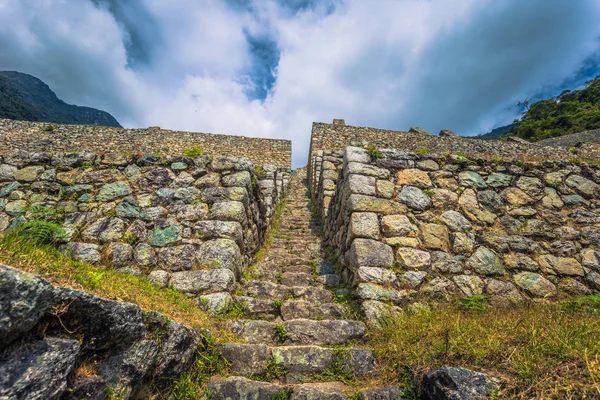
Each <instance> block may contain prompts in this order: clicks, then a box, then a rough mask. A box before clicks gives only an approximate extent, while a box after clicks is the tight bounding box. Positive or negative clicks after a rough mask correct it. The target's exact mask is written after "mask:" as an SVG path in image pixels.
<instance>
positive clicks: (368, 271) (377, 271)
mask: <svg viewBox="0 0 600 400" xmlns="http://www.w3.org/2000/svg"><path fill="white" fill-rule="evenodd" d="M356 280H357V281H358V282H359V283H377V284H379V285H392V284H394V282H395V281H396V275H395V274H394V273H393V272H392V271H390V270H388V269H385V268H374V267H360V268H358V269H357V270H356Z"/></svg>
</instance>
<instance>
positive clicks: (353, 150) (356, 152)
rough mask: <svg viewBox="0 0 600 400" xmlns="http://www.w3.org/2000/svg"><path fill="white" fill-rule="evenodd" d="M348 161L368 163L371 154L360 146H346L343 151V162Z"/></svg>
mask: <svg viewBox="0 0 600 400" xmlns="http://www.w3.org/2000/svg"><path fill="white" fill-rule="evenodd" d="M349 162H359V163H367V164H368V163H370V162H371V156H370V155H369V153H368V152H367V150H366V149H364V148H362V147H354V146H348V147H346V151H345V152H344V164H347V163H349Z"/></svg>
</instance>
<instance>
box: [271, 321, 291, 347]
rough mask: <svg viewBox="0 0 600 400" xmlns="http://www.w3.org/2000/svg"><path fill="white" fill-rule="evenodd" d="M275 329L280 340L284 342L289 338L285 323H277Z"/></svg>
mask: <svg viewBox="0 0 600 400" xmlns="http://www.w3.org/2000/svg"><path fill="white" fill-rule="evenodd" d="M273 330H275V336H276V337H277V340H278V341H280V342H282V343H283V342H285V341H286V340H287V338H288V336H289V335H288V333H287V330H286V329H285V326H284V325H283V324H276V325H275V327H274V328H273Z"/></svg>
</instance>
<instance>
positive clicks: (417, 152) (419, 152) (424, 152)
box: [415, 149, 431, 155]
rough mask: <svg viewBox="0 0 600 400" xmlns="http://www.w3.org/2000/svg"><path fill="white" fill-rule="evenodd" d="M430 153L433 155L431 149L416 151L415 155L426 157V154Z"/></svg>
mask: <svg viewBox="0 0 600 400" xmlns="http://www.w3.org/2000/svg"><path fill="white" fill-rule="evenodd" d="M429 153H431V150H429V149H416V150H415V154H418V155H425V154H429Z"/></svg>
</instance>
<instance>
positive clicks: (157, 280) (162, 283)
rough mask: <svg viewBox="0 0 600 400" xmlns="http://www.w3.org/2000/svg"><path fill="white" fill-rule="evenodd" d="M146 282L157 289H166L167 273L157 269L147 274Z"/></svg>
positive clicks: (167, 282)
mask: <svg viewBox="0 0 600 400" xmlns="http://www.w3.org/2000/svg"><path fill="white" fill-rule="evenodd" d="M148 280H149V281H150V282H151V283H152V284H153V285H154V286H157V287H159V288H166V287H167V286H168V285H169V273H168V272H167V271H164V270H162V269H157V270H154V271H152V272H150V273H149V274H148Z"/></svg>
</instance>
